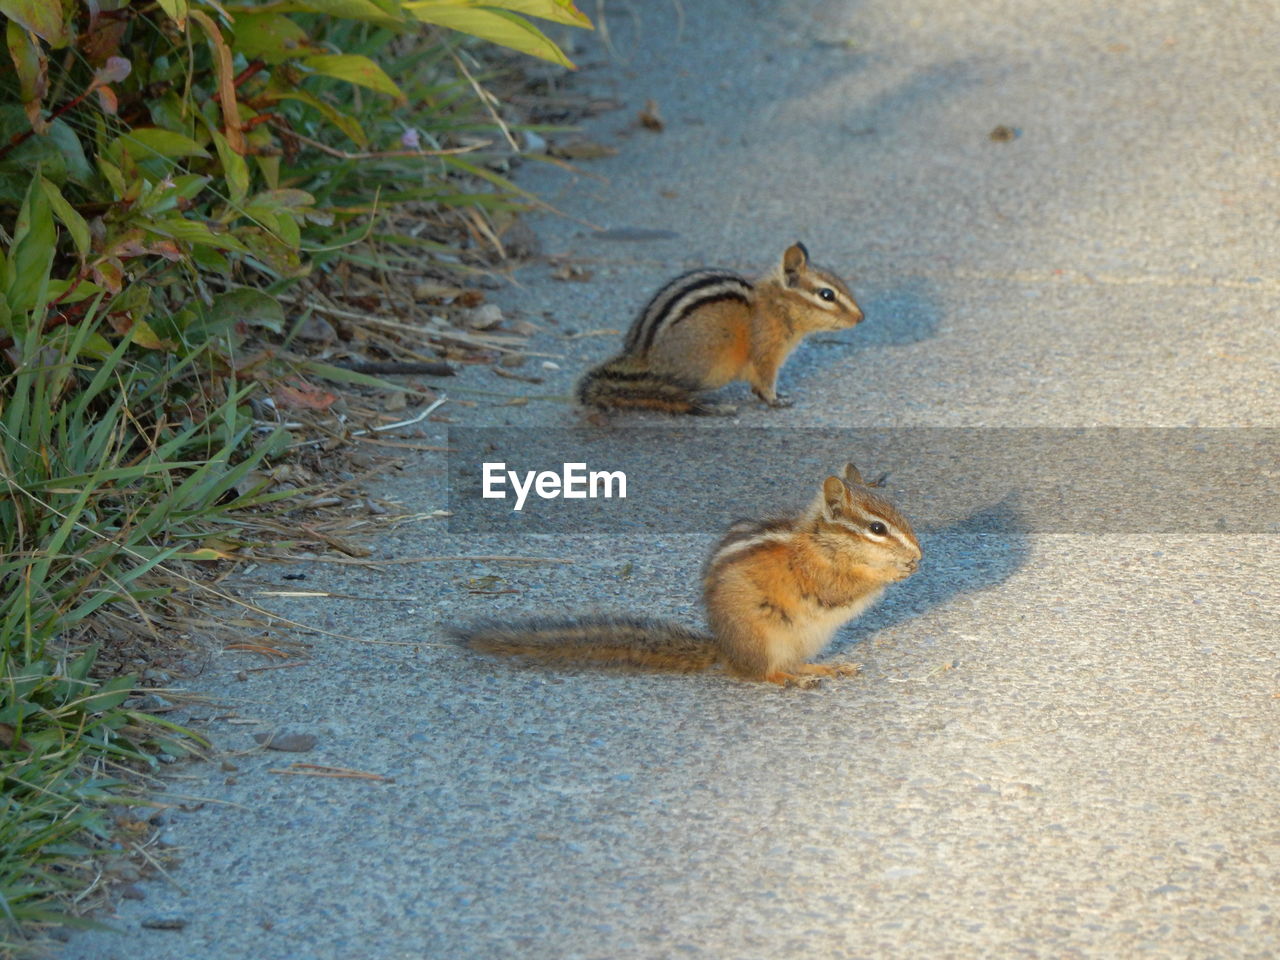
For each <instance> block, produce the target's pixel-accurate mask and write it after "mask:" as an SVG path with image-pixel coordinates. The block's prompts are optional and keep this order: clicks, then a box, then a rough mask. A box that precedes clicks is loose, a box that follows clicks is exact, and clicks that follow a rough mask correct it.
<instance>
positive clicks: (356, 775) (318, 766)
mask: <svg viewBox="0 0 1280 960" xmlns="http://www.w3.org/2000/svg"><path fill="white" fill-rule="evenodd" d="M267 773H279V774H284V775H287V776H294V777H334V778H337V779H340V780H376V781H377V782H379V783H395V782H396V778H395V777H384V776H383V775H382V774H380V773H367V772H365V771H364V770H351V769H349V768H347V767H329V766H325V765H324V764H322V763H291V764H289V766H287V767H274V768H272V769H270V770H268V771H267Z"/></svg>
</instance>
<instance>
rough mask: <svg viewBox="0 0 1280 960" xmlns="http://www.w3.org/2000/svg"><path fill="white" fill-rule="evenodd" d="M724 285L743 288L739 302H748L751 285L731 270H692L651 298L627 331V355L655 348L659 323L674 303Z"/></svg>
mask: <svg viewBox="0 0 1280 960" xmlns="http://www.w3.org/2000/svg"><path fill="white" fill-rule="evenodd" d="M722 283H738V284H741V285H742V287H743V291H742V293H741V294H739V295H738V298H740V299H742V300H743V301H746V299H747V291H749V290H750V289H751V284H749V283H748V282H747V281H746V279H745V278H744V277H742V276H740V275H738V274H736V273H733V272H732V271H730V270H691V271H690V272H688V273H684V274H681V275H680V276H678V277H676V278H675V279H674V280H672V281H671V282H670V283H668V284H667V285H666V286H664V287H663V288H662V289H661V290H659V291H658V292H657V293H655V294H654V295H653V297H652V298H650V300H649V302H648V303H647V304H645V307H644V309H643V310H641V311H640V315H639V316H638V317H636V319H635V322H634V323H632V324H631V329H630V330H628V331H627V339H626V343H625V346H626V351H627V352H628V353H636V352H642V351H645V350H648V349H649V348H650V347H651V346H652V345H653V339H654V337H655V336H656V335H657V331H658V327H659V326H660V323H659V321H660V320H661V319H662V318H663V316H664V315H665V314H666V312H667V310H669V309H670V307H671V304H673V303H674V302H675V301H677V300H679V299H680V298H681V297H684V296H687V295H688V294H690V293H694V292H696V291H698V290H703V289H706V288H707V287H713V286H717V285H719V284H722ZM728 296H730V295H728V294H726V297H728ZM676 319H679V318H676ZM637 348H639V350H637Z"/></svg>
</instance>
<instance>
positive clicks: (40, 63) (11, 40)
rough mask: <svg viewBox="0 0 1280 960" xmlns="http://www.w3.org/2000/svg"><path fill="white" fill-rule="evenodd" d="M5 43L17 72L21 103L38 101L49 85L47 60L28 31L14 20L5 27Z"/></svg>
mask: <svg viewBox="0 0 1280 960" xmlns="http://www.w3.org/2000/svg"><path fill="white" fill-rule="evenodd" d="M5 41H6V43H7V44H8V47H9V55H10V56H11V57H13V65H14V67H15V68H16V69H17V71H18V86H19V89H20V90H21V96H22V102H23V103H28V102H30V101H32V100H36V101H39V100H40V99H41V98H43V97H44V94H45V88H46V87H47V86H48V84H49V60H48V58H47V57H45V55H44V51H43V50H41V49H40V44H38V43H36V42H35V39H34V38H33V37H32V35H31V33H30V31H27V30H24V29H22V27H20V26H18V22H17V21H16V20H10V21H9V22H8V24H7V25H6V26H5Z"/></svg>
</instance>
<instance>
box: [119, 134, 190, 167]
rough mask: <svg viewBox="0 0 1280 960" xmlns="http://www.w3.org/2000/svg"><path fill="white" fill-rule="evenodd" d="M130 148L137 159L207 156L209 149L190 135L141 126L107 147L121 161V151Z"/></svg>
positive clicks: (130, 151)
mask: <svg viewBox="0 0 1280 960" xmlns="http://www.w3.org/2000/svg"><path fill="white" fill-rule="evenodd" d="M124 150H128V151H129V153H130V155H131V156H132V157H133V158H134V159H135V160H146V159H148V158H150V157H207V156H209V151H207V150H205V148H204V147H202V146H200V144H198V143H196V141H194V140H192V139H191V138H190V137H187V136H184V135H183V134H181V133H174V132H173V131H172V130H162V129H161V128H160V127H141V128H138V129H134V130H130V131H129V132H128V133H126V134H123V135H121V136H119V137H117V138H116V139H115V140H114V141H113V142H112V144H111V145H110V146H109V147H107V156H108V157H110V158H111V159H112V160H114V161H115V162H116V163H119V162H120V155H121V152H122V151H124Z"/></svg>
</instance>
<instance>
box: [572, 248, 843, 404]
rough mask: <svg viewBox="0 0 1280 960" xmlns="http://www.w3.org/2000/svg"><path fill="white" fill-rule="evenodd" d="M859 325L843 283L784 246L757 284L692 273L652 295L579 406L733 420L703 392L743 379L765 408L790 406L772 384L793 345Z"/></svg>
mask: <svg viewBox="0 0 1280 960" xmlns="http://www.w3.org/2000/svg"><path fill="white" fill-rule="evenodd" d="M861 321H862V310H861V309H860V308H859V307H858V304H857V303H856V302H855V301H854V299H853V294H852V293H850V292H849V288H848V287H847V286H845V284H844V281H842V280H841V279H840V278H839V277H837V276H836V275H835V274H833V273H830V272H828V271H826V270H821V269H819V268H818V267H815V266H813V265H812V264H811V263H810V262H809V251H808V250H806V249H805V246H804V244H803V243H793V244H792V245H791V246H789V247H787V249H786V251H785V252H784V253H783V254H782V260H781V261H780V262H779V263H778V265H777V267H776V268H775V269H774V270H773V271H772V272H771V273H768V274H766V275H765V276H763V277H760V278H759V279H757V280H755V281H754V282H751V281H748V280H747V279H746V278H744V277H741V276H739V275H738V274H736V273H734V272H733V271H731V270H694V271H692V272H691V273H686V274H684V275H682V276H679V277H676V278H675V279H674V280H672V281H671V282H670V283H668V284H667V285H666V286H664V287H663V288H662V289H661V290H659V291H658V292H657V293H656V294H654V295H653V298H652V299H651V300H650V301H649V302H648V303H647V304H646V305H645V307H644V309H643V310H641V311H640V315H639V316H638V317H636V319H635V321H634V322H632V324H631V328H630V329H629V330H628V331H627V336H626V340H625V341H624V342H623V347H622V353H620V354H618V356H616V357H614V358H613V359H611V360H607V361H605V362H604V363H602V364H600V365H599V366H598V367H595V368H594V369H592V370H590V371H588V373H587V374H586V376H585V377H583V378H582V381H581V382H580V383H579V384H578V399H579V400H580V401H581V402H582V403H583V404H584V405H586V406H590V407H599V408H601V409H603V410H613V409H621V408H627V407H639V408H644V409H649V410H661V411H663V412H666V413H714V414H732V413H734V412H736V408H735V407H733V406H731V405H728V404H716V403H708V402H706V401H705V400H703V399H702V397H701V394H703V393H705V392H706V391H709V390H716V389H718V388H720V387H723V386H724V385H725V384H727V383H729V382H731V381H734V380H745V381H746V382H747V383H749V384H750V385H751V389H752V390H753V391H754V392H755V395H756V396H757V397H759V398H760V399H761V400H763V401H764V402H765V403H767V404H768V405H769V406H771V407H786V406H790V405H791V401H790V400H788V399H787V398H786V397H784V396H780V395H779V394H778V392H777V389H776V386H777V380H778V371H779V370H780V369H781V368H782V364H783V363H784V362H785V361H786V359H787V356H788V355H789V354H790V353H791V351H792V350H794V349H795V348H796V345H797V344H798V343H799V342H800V341H801V340H802V339H804V337H805V336H806V335H807V334H810V333H814V332H815V331H818V330H844V329H845V328H847V327H852V326H856V325H857V324H858V323H860V322H861Z"/></svg>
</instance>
